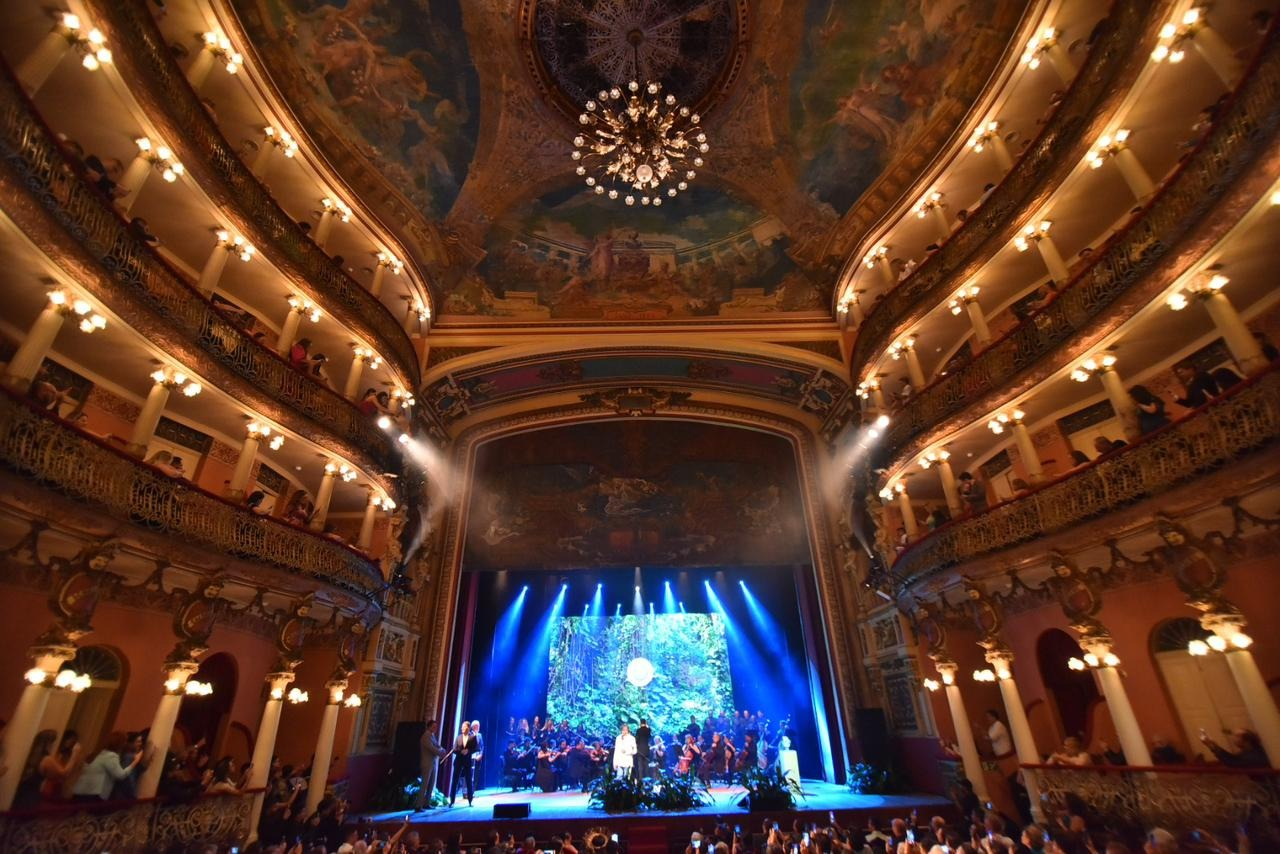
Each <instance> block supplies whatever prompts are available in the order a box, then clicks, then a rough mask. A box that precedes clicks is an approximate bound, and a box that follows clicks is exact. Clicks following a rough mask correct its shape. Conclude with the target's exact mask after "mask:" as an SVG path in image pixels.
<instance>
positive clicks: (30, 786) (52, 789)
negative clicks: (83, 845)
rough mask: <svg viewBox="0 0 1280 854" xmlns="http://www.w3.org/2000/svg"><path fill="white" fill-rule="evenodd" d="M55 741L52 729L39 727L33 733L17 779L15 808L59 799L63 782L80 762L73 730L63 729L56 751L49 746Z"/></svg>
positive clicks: (78, 740)
mask: <svg viewBox="0 0 1280 854" xmlns="http://www.w3.org/2000/svg"><path fill="white" fill-rule="evenodd" d="M57 742H58V733H57V732H56V731H55V730H51V729H42V730H40V732H38V733H36V737H35V739H34V740H33V741H32V742H31V752H30V753H29V754H28V755H27V763H26V765H24V766H23V769H22V777H21V778H19V780H18V791H17V794H15V795H14V799H13V806H14V808H15V809H26V808H28V807H34V806H37V805H38V804H40V803H41V802H42V801H43V802H44V803H56V802H57V801H60V800H62V790H63V787H64V784H65V783H66V781H67V779H68V778H70V777H71V775H72V774H73V773H74V772H75V770H76V768H78V767H79V764H80V739H79V738H78V737H77V735H76V733H75V730H67V732H66V734H65V735H63V737H62V742H61V743H60V744H58V750H57V752H54V750H53V746H54V744H55V743H57Z"/></svg>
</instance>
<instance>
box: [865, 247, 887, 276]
mask: <svg viewBox="0 0 1280 854" xmlns="http://www.w3.org/2000/svg"><path fill="white" fill-rule="evenodd" d="M888 254H889V247H888V246H877V247H875V248H874V249H872V250H871V251H870V252H868V253H867V254H866V255H864V256H863V257H862V263H863V264H864V265H866V267H867V269H868V270H870V269H874V268H875V266H876V262H878V261H879V260H880V259H882V258H884V257H886V256H888Z"/></svg>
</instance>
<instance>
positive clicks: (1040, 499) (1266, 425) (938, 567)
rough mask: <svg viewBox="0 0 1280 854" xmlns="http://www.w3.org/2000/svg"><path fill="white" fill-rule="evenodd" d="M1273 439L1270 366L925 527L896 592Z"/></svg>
mask: <svg viewBox="0 0 1280 854" xmlns="http://www.w3.org/2000/svg"><path fill="white" fill-rule="evenodd" d="M1277 439H1280V371H1277V370H1274V369H1273V370H1271V371H1268V372H1267V373H1265V374H1262V375H1261V376H1258V377H1256V378H1255V379H1253V380H1251V381H1249V382H1248V383H1246V384H1245V385H1243V386H1241V387H1240V388H1239V389H1238V390H1236V391H1235V392H1234V393H1232V394H1231V395H1230V396H1228V397H1225V398H1222V399H1221V400H1218V401H1215V402H1214V403H1211V404H1209V405H1208V406H1206V407H1205V408H1204V409H1203V410H1200V411H1198V412H1196V413H1194V414H1192V415H1190V416H1188V417H1186V418H1184V419H1182V420H1180V421H1177V422H1175V423H1174V424H1173V425H1171V426H1169V427H1166V428H1164V429H1162V430H1160V431H1158V432H1156V433H1154V434H1152V435H1150V436H1148V437H1147V438H1146V439H1144V440H1143V441H1141V442H1138V443H1136V444H1134V445H1130V446H1129V447H1127V448H1125V449H1123V450H1121V451H1120V452H1118V453H1116V454H1113V455H1111V456H1110V457H1108V458H1107V459H1105V460H1102V461H1100V462H1096V463H1094V464H1093V465H1091V466H1089V467H1088V468H1085V469H1082V470H1080V471H1078V472H1075V473H1074V474H1070V475H1067V476H1066V477H1063V478H1062V479H1061V480H1058V481H1057V482H1055V483H1050V484H1048V485H1047V486H1045V487H1044V488H1042V489H1038V490H1036V491H1034V492H1032V493H1030V494H1028V495H1025V496H1023V497H1021V498H1016V499H1013V500H1011V501H1006V502H1005V503H1003V504H999V505H997V506H995V507H992V508H991V509H989V510H987V511H985V512H983V513H979V514H977V515H976V516H973V517H971V518H965V519H958V520H956V521H955V522H952V523H951V524H948V525H944V526H943V527H941V528H939V529H937V530H936V531H933V532H931V533H929V534H928V535H927V536H925V537H924V538H922V539H920V540H918V541H917V542H916V543H914V544H912V545H911V547H909V548H908V549H907V550H906V551H904V552H903V553H902V555H901V556H900V557H899V558H898V560H897V561H896V562H895V563H894V564H893V566H892V568H891V569H890V570H889V575H890V577H891V579H892V583H893V586H894V588H895V592H899V591H903V590H906V589H908V588H910V587H912V586H914V585H916V584H919V583H920V582H922V581H924V580H926V579H928V578H931V577H933V576H936V575H937V574H938V573H940V572H943V571H945V570H946V569H947V568H948V567H952V566H955V565H956V564H959V563H962V562H964V561H968V560H973V559H975V558H978V557H981V556H983V555H987V554H991V553H992V552H996V551H999V550H1001V549H1003V548H1007V547H1009V546H1012V545H1016V544H1017V543H1022V542H1027V541H1029V540H1034V539H1037V538H1040V537H1044V536H1047V535H1049V534H1052V533H1054V532H1056V531H1061V530H1063V529H1065V528H1068V527H1070V526H1072V525H1077V524H1080V523H1081V522H1084V521H1086V520H1088V519H1092V518H1095V517H1097V516H1100V515H1102V514H1104V513H1107V512H1109V511H1112V510H1115V509H1118V508H1120V507H1123V506H1124V505H1126V504H1129V503H1131V502H1133V501H1137V500H1140V499H1143V498H1148V497H1150V496H1153V495H1157V494H1159V493H1161V492H1163V491H1165V490H1167V489H1169V488H1171V487H1173V486H1176V485H1178V484H1180V483H1184V482H1186V481H1189V480H1191V479H1193V478H1195V477H1197V476H1199V475H1201V474H1203V473H1204V472H1206V471H1209V470H1211V469H1213V468H1216V467H1218V466H1221V465H1224V464H1226V463H1229V462H1231V461H1233V460H1235V459H1237V458H1239V457H1241V456H1243V455H1245V454H1247V453H1249V452H1251V451H1253V450H1256V449H1258V448H1260V447H1262V446H1264V445H1267V444H1268V443H1272V442H1275V441H1276V440H1277Z"/></svg>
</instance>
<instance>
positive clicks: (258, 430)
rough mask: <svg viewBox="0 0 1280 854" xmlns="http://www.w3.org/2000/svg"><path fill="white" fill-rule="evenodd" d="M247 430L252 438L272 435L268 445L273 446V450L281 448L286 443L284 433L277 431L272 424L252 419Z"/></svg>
mask: <svg viewBox="0 0 1280 854" xmlns="http://www.w3.org/2000/svg"><path fill="white" fill-rule="evenodd" d="M245 431H246V432H247V433H248V434H249V436H250V437H251V438H254V439H267V438H268V437H270V441H269V443H268V447H269V448H271V450H273V451H278V450H280V448H281V446H283V445H284V434H282V433H276V432H275V431H274V430H273V429H272V428H271V425H270V424H262V423H261V422H258V421H250V422H249V423H248V424H247V425H246V426H245Z"/></svg>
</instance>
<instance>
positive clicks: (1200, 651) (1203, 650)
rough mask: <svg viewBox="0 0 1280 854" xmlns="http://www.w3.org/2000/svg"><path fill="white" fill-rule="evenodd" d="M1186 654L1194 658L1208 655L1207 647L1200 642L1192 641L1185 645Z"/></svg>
mask: <svg viewBox="0 0 1280 854" xmlns="http://www.w3.org/2000/svg"><path fill="white" fill-rule="evenodd" d="M1187 652H1189V653H1190V654H1191V655H1194V656H1201V655H1208V654H1209V645H1208V644H1207V643H1205V642H1204V641H1202V640H1193V641H1190V642H1189V643H1187Z"/></svg>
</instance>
